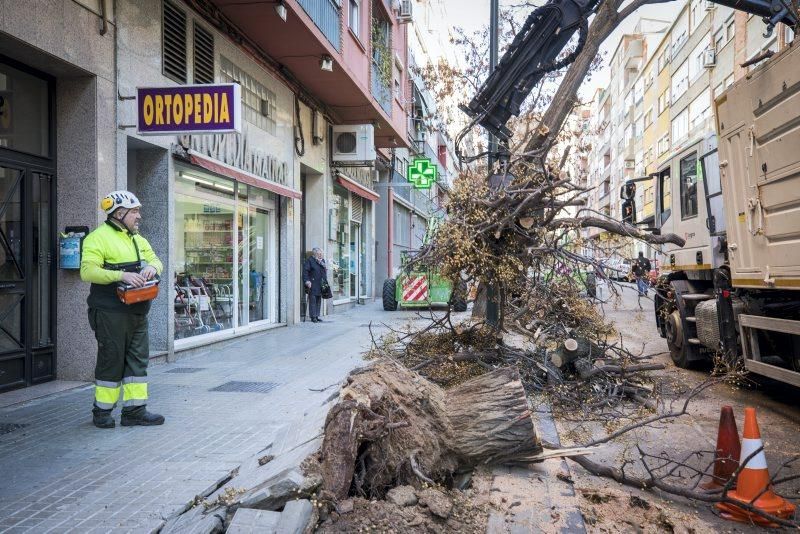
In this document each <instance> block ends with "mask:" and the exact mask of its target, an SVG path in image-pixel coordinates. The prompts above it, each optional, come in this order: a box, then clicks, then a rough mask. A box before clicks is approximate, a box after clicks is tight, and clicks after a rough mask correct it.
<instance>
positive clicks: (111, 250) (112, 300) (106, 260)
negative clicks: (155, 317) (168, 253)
mask: <svg viewBox="0 0 800 534" xmlns="http://www.w3.org/2000/svg"><path fill="white" fill-rule="evenodd" d="M137 248H138V250H139V253H138V254H137V253H136V250H137ZM143 262H147V265H151V266H153V267H154V268H155V270H156V272H157V273H158V274H161V271H162V269H163V268H164V266H163V264H162V263H161V260H159V259H158V256H156V253H155V252H153V247H151V246H150V243H148V242H147V239H145V238H144V237H142V236H141V235H139V234H131V233H130V232H128V231H127V230H125V229H124V228H121V227H120V226H119V225H117V224H115V223H114V222H111V221H106V222H105V223H103V224H101V225H100V226H98V227H97V228H95V229H94V231H92V232H91V233H90V234H89V235H88V236H86V238H85V239H84V240H83V246H82V249H81V280H83V281H84V282H91V284H92V286H91V289H90V290H89V298H88V299H87V303H88V304H89V307H90V308H100V309H105V310H110V311H118V312H123V313H137V314H146V313H147V312H148V311H149V310H150V301H145V302H140V303H137V304H133V305H126V304H123V303H122V302H120V300H119V299H118V298H117V293H116V291H117V282H119V281H121V280H122V273H123V272H124V271H128V272H139V271H140V270H141V269H142V263H143Z"/></svg>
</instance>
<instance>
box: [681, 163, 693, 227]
mask: <svg viewBox="0 0 800 534" xmlns="http://www.w3.org/2000/svg"><path fill="white" fill-rule="evenodd" d="M680 181H681V183H680V184H681V185H680V191H681V219H690V218H692V217H696V216H697V154H692V155H691V156H688V157H686V158H683V159H682V160H681V174H680Z"/></svg>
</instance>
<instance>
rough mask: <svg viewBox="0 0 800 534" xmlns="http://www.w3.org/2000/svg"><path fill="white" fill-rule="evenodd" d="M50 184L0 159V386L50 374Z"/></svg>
mask: <svg viewBox="0 0 800 534" xmlns="http://www.w3.org/2000/svg"><path fill="white" fill-rule="evenodd" d="M52 184H53V175H52V174H50V173H48V172H43V171H40V170H36V169H33V168H31V167H26V166H17V165H14V164H8V163H4V162H2V161H0V391H5V390H9V389H14V388H17V387H22V386H28V385H32V384H35V383H39V382H45V381H48V380H52V379H53V378H55V351H54V349H53V345H54V343H53V335H52V333H53V321H52V317H53V267H54V265H53V260H54V256H55V255H54V250H53V239H52V232H53V227H52V219H53V214H52V205H51V198H52Z"/></svg>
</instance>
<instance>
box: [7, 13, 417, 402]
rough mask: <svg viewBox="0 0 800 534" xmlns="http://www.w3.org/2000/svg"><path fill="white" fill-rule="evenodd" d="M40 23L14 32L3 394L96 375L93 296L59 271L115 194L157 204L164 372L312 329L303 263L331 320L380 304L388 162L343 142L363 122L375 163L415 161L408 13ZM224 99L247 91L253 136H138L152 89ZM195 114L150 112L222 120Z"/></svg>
mask: <svg viewBox="0 0 800 534" xmlns="http://www.w3.org/2000/svg"><path fill="white" fill-rule="evenodd" d="M33 9H34V11H35V13H34V14H35V16H31V12H30V11H31V6H30V5H28V4H26V3H22V2H19V3H11V4H10V5H9V6H7V7H6V9H5V10H4V14H3V17H0V84H2V85H1V86H0V192H1V193H2V194H0V201H2V208H1V209H0V230H2V240H3V246H2V247H0V249H1V250H2V256H3V262H2V263H3V270H2V272H1V273H0V301H1V302H2V303H3V305H2V310H3V311H2V313H0V315H2V318H1V319H0V326H2V329H0V332H2V333H0V338H2V340H0V392H2V391H5V390H8V389H14V388H18V387H24V386H29V385H33V384H37V383H39V382H44V381H47V380H53V379H55V378H60V379H72V380H90V379H91V378H92V376H93V368H94V359H95V353H96V345H95V341H94V336H93V335H92V332H91V330H90V328H89V324H88V320H87V318H86V317H87V314H86V297H87V295H88V290H89V287H88V284H85V283H83V282H82V281H81V280H80V275H79V272H78V270H77V269H75V268H68V267H69V266H68V265H66V263H63V264H62V266H59V261H60V260H61V261H62V262H65V260H66V258H67V255H66V251H67V249H66V248H65V249H64V250H65V254H63V255H60V254H59V250H60V249H59V239H60V238H59V236H61V235H64V236H69V235H70V234H69V233H70V232H73V235H74V234H75V233H78V232H81V231H83V232H85V231H88V230H90V229H93V228H94V227H96V226H97V225H98V224H101V223H102V221H103V219H104V218H105V217H104V215H103V214H102V212H101V211H100V209H99V200H100V199H101V198H103V196H105V195H106V194H107V193H108V192H110V191H113V190H116V189H128V190H131V191H133V192H134V193H135V194H136V195H137V196H138V197H139V198H140V200H141V201H142V204H143V209H142V213H143V222H142V225H141V232H142V234H143V235H144V236H145V237H147V239H148V240H149V241H150V243H151V244H152V245H153V248H154V250H155V252H156V253H157V254H158V256H159V257H160V258H161V260H162V261H163V263H164V271H163V272H162V275H161V284H160V288H161V289H160V294H159V296H158V298H157V299H156V300H155V301H154V303H153V306H152V309H151V312H150V343H151V347H150V352H151V358H153V357H164V358H174V357H175V356H176V355H177V354H179V353H181V352H185V351H189V350H193V349H195V348H196V347H201V346H207V345H209V344H212V343H218V342H223V341H225V340H227V339H230V338H232V337H236V336H241V335H247V334H250V333H254V332H258V331H262V330H264V329H268V328H274V327H276V326H281V325H287V324H292V323H294V322H297V321H299V320H301V318H302V317H303V315H304V313H305V298H304V292H303V289H302V287H303V284H302V273H301V270H302V264H303V261H304V260H305V258H306V257H307V255H308V253H310V251H311V249H312V248H314V247H319V248H321V249H322V250H323V251H324V254H325V257H326V259H327V262H328V266H329V269H328V278H329V281H330V282H331V286H332V289H333V292H334V299H333V300H332V301H328V304H327V306H326V313H334V312H335V311H337V310H341V309H345V308H348V307H350V306H353V305H355V304H357V303H359V302H365V300H368V299H370V298H372V297H374V291H373V288H374V285H375V283H374V279H375V278H376V255H377V250H378V247H376V226H377V223H376V215H377V213H378V210H377V209H376V207H375V206H376V202H378V201H379V200H380V198H381V196H382V195H385V193H383V192H378V191H377V190H376V187H375V185H376V183H377V179H376V168H380V165H381V162H380V158H379V161H378V162H375V161H369V160H367V161H362V162H360V163H359V164H358V165H356V166H353V165H352V162H346V164H342V162H339V161H336V160H335V158H334V156H333V154H334V151H333V148H332V146H333V143H334V140H335V139H334V134H335V132H336V131H337V130H336V129H337V128H340V127H342V126H346V125H369V126H371V128H372V130H373V131H374V132H375V135H374V137H372V138H370V139H369V140H366V141H365V142H367V143H368V144H369V145H370V146H371V147H372V148H373V149H375V148H376V147H377V149H378V150H379V151H380V150H384V151H390V150H391V149H393V148H406V147H408V146H409V142H408V138H407V124H408V121H407V110H406V107H405V102H404V94H403V93H401V94H399V95H397V97H392V91H391V90H392V87H393V85H394V86H399V87H401V88H403V87H407V86H408V83H407V48H408V47H407V44H406V42H407V41H406V25H405V23H404V22H407V20H405V21H404V20H402V18H401V16H400V15H401V13H400V12H399V10H398V9H397V6H395V5H394V4H393V3H390V2H384V1H379V0H375V1H372V2H370V1H366V0H350V1H349V2H344V5H339V3H337V2H333V1H331V0H286V1H285V2H280V3H278V4H269V3H241V2H239V3H231V2H225V1H222V0H220V1H213V0H143V1H141V2H113V1H112V0H78V1H73V0H63V1H59V2H50V3H40V2H36V3H34V5H33ZM265 29H269V31H265ZM220 84H236V85H237V86H238V88H239V91H240V94H239V95H238V101H235V102H234V101H231V102H230V104H232V105H235V107H236V109H237V110H238V111H237V112H238V113H239V114H240V117H241V127H240V131H239V132H238V133H222V134H212V133H207V132H197V133H191V134H187V133H186V132H180V131H176V132H174V133H169V132H156V133H155V134H153V132H150V133H148V134H145V133H142V132H139V130H138V129H137V121H138V120H139V115H140V113H142V107H141V106H142V103H141V102H139V101H137V99H136V94H137V90H139V89H141V88H158V89H159V90H165V89H166V90H169V91H173V92H176V93H175V94H178V93H180V94H181V95H184V96H185V95H188V94H190V93H191V94H194V93H193V91H194V92H198V91H203V90H206V89H203V88H208V87H209V86H216V85H220ZM194 86H201V89H196V88H194ZM186 98H187V99H186V100H184V99H183V98H181V102H180V110H179V108H178V107H176V106H178V104H177V103H176V100H172V101H171V104H169V105H168V104H165V103H164V102H166V100H165V101H163V102H161V101H158V102H161V104H164V105H163V107H159V106H160V105H161V104H159V103H157V104H155V107H151V108H149V112H150V113H151V115H152V116H154V117H156V118H155V119H154V120H156V121H158V120H165V119H163V117H165V116H166V115H165V114H166V113H174V114H177V113H181V114H184V113H186V114H188V113H190V106H191V112H193V113H198V114H201V113H206V110H205V108H201V105H202V106H205V101H203V100H201V96H197V97H196V98H197V99H198V100H195V99H194V98H189V97H188V96H187V97H186ZM226 102H227V100H226ZM151 103H152V102H151ZM209 105H211V104H209ZM215 105H216V104H215ZM209 109H211V108H209ZM145 113H146V112H145ZM159 117H160V118H159ZM384 163H385V164H387V165H388V159H386V158H384ZM376 165H377V167H376ZM67 242H70V240H64V243H65V244H66V243H67ZM65 246H66V245H65ZM69 252H70V254H73V253H74V249H71V250H70V251H69ZM73 255H74V254H73ZM61 267H64V268H61Z"/></svg>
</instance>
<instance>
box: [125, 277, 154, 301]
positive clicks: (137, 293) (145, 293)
mask: <svg viewBox="0 0 800 534" xmlns="http://www.w3.org/2000/svg"><path fill="white" fill-rule="evenodd" d="M157 296H158V280H149V281H148V282H146V283H145V284H144V287H133V286H131V285H128V284H120V285H118V286H117V297H119V300H120V301H121V302H122V303H123V304H136V303H139V302H145V301H147V300H153V299H154V298H156V297H157Z"/></svg>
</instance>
